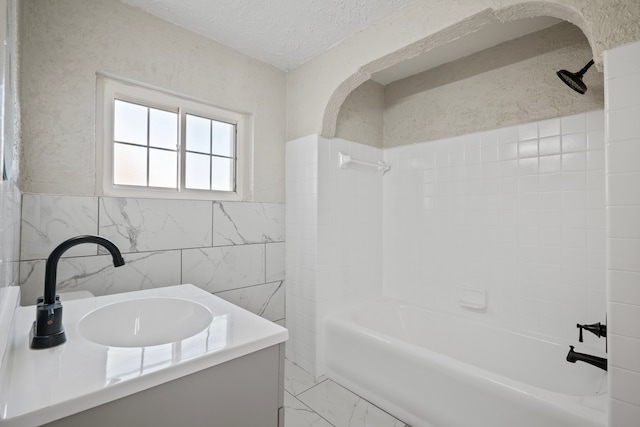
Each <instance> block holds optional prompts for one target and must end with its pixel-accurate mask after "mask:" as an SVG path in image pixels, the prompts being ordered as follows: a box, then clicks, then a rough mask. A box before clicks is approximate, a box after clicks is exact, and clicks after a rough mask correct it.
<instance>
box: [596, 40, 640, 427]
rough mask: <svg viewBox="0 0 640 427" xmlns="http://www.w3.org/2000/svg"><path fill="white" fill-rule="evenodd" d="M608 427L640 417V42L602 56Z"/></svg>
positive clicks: (636, 421)
mask: <svg viewBox="0 0 640 427" xmlns="http://www.w3.org/2000/svg"><path fill="white" fill-rule="evenodd" d="M605 92H606V94H607V99H606V104H605V108H606V114H607V185H608V192H607V243H608V248H609V253H608V256H607V280H608V290H609V292H608V306H607V312H608V315H609V326H610V329H609V331H608V332H609V338H608V339H609V385H610V387H609V389H610V411H609V426H616V427H617V426H631V425H637V424H638V419H640V394H639V393H638V390H640V329H639V328H638V325H640V42H636V43H632V44H629V45H626V46H622V47H619V48H616V49H612V50H610V51H607V52H605Z"/></svg>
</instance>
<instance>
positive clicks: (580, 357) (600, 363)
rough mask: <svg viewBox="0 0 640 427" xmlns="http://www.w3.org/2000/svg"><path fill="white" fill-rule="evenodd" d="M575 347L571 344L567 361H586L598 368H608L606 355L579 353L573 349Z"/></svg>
mask: <svg viewBox="0 0 640 427" xmlns="http://www.w3.org/2000/svg"><path fill="white" fill-rule="evenodd" d="M573 349H574V347H573V346H572V345H570V346H569V353H568V354H567V362H571V363H576V362H577V361H580V362H585V363H588V364H590V365H593V366H595V367H597V368H600V369H603V370H605V371H606V370H607V359H605V358H604V357H598V356H592V355H590V354H585V353H578V352H577V351H573Z"/></svg>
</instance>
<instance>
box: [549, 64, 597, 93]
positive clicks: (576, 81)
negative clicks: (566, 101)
mask: <svg viewBox="0 0 640 427" xmlns="http://www.w3.org/2000/svg"><path fill="white" fill-rule="evenodd" d="M592 65H593V59H592V60H591V61H589V62H588V63H587V65H585V66H584V67H583V68H582V70H580V71H578V72H577V73H572V72H570V71H567V70H560V71H558V72H557V73H556V74H557V75H558V77H560V80H562V81H563V82H564V83H565V84H566V85H567V86H569V87H570V88H571V89H573V90H575V91H576V92H578V93H580V94H582V95H584V93H585V92H586V91H587V85H586V84H584V82H583V81H582V76H584V73H586V72H587V70H588V69H589V68H590V67H591V66H592Z"/></svg>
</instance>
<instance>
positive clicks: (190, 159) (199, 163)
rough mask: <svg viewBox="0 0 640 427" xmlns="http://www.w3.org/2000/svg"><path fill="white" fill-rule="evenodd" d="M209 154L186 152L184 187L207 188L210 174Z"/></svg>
mask: <svg viewBox="0 0 640 427" xmlns="http://www.w3.org/2000/svg"><path fill="white" fill-rule="evenodd" d="M209 159H210V156H205V155H202V154H193V153H187V158H186V159H185V163H186V165H185V171H184V172H185V187H187V188H194V189H198V190H209V189H210V188H211V187H210V186H209V182H210V174H209Z"/></svg>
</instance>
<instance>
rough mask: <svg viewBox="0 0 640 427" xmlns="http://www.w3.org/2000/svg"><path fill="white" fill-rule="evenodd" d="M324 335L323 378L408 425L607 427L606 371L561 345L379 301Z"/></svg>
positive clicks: (332, 321) (339, 319) (337, 320)
mask: <svg viewBox="0 0 640 427" xmlns="http://www.w3.org/2000/svg"><path fill="white" fill-rule="evenodd" d="M576 333H577V331H576ZM324 334H325V335H324V340H325V341H324V348H325V369H326V374H327V375H328V377H329V378H332V379H335V380H336V381H337V382H338V383H340V384H342V385H343V386H345V387H347V388H349V389H351V390H352V391H354V392H355V393H357V394H359V395H361V396H362V397H364V398H365V399H367V400H369V401H371V402H372V403H374V404H376V405H378V406H380V407H381V408H382V409H384V410H386V411H388V412H389V413H391V414H392V415H394V416H396V417H397V418H399V419H401V420H403V421H404V422H406V423H408V424H410V425H412V426H413V427H604V426H605V425H606V405H607V398H606V393H607V374H606V372H605V371H603V370H601V369H598V368H596V367H593V366H591V365H587V364H585V363H582V362H578V363H576V364H572V363H568V362H567V361H566V360H565V357H566V354H567V352H568V351H569V346H568V345H561V344H558V343H553V342H550V341H545V340H541V339H536V338H531V337H528V336H525V335H521V334H518V333H516V332H512V331H509V330H505V329H499V328H496V327H493V326H491V325H488V324H482V323H479V322H473V321H469V320H467V319H464V318H461V317H457V316H451V315H448V314H445V313H438V312H433V311H429V310H425V309H421V308H418V307H413V306H409V305H406V304H402V303H399V302H396V301H393V300H388V299H381V300H377V301H374V302H371V303H368V304H365V305H362V306H359V307H357V308H355V309H353V310H351V311H349V312H344V313H340V314H334V315H331V316H328V317H327V319H326V320H325V323H324ZM576 351H580V349H576Z"/></svg>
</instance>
